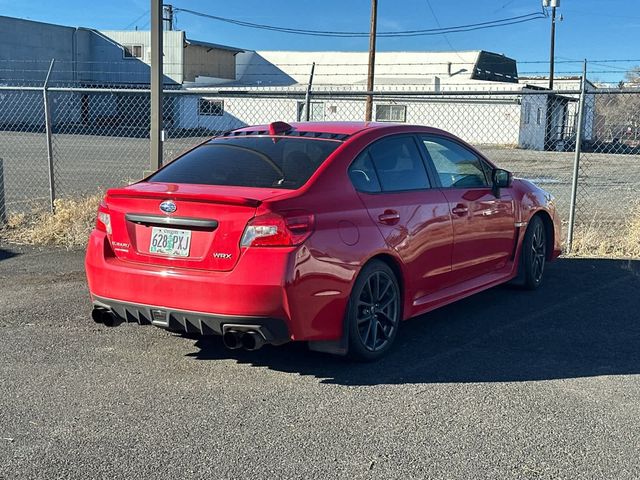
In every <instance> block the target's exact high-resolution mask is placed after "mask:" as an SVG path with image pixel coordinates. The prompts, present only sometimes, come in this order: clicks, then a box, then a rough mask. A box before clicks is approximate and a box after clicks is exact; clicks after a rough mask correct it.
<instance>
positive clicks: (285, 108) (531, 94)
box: [177, 50, 593, 149]
mask: <svg viewBox="0 0 640 480" xmlns="http://www.w3.org/2000/svg"><path fill="white" fill-rule="evenodd" d="M367 62H368V53H367V52H285V51H275V52H271V51H260V52H252V51H251V52H244V53H240V54H238V55H237V57H236V80H235V81H233V82H228V83H225V84H223V85H220V83H217V84H216V87H218V88H220V89H224V91H225V95H224V96H221V95H218V96H216V95H215V94H207V93H204V92H206V91H207V90H208V89H210V87H211V86H212V85H211V83H209V82H207V79H206V78H198V79H196V80H195V81H194V82H185V83H184V85H183V88H184V89H186V90H188V91H189V92H192V93H194V94H197V93H198V92H203V93H202V96H197V95H196V96H184V98H183V99H182V103H181V107H180V111H179V113H178V114H177V119H178V121H177V125H180V126H181V127H183V128H189V129H205V130H206V129H210V130H212V131H216V130H226V129H230V128H237V127H240V126H243V125H247V124H256V123H265V122H270V121H272V120H273V119H274V118H277V119H279V120H284V121H297V120H302V119H303V118H304V99H303V98H301V94H302V93H303V92H305V91H306V89H307V86H308V84H309V82H310V81H311V82H312V89H313V91H316V92H318V91H323V92H327V91H331V92H333V93H332V96H330V97H327V96H323V97H320V96H316V97H314V98H313V101H312V104H311V112H310V119H312V120H326V121H348V120H361V119H363V118H364V108H365V105H364V102H363V101H362V99H358V100H355V99H353V98H351V97H346V96H342V97H341V96H340V92H341V91H351V92H353V91H356V92H357V91H362V92H364V91H366V83H367ZM314 63H315V68H314V73H313V78H312V79H311V66H312V64H314ZM529 80H530V81H529ZM543 81H544V79H541V78H537V79H520V78H519V77H518V73H517V66H516V61H515V60H513V59H510V58H508V57H505V56H503V55H499V54H495V53H491V52H486V51H481V50H479V51H466V52H378V53H377V54H376V68H375V88H374V89H375V90H376V91H380V92H389V93H391V92H393V94H392V95H390V96H389V97H384V99H382V98H378V99H376V101H375V103H374V119H375V120H377V121H393V122H407V123H417V124H425V125H430V126H434V127H438V128H442V129H445V130H448V131H451V132H452V133H454V134H456V135H458V136H460V137H462V138H464V139H465V140H467V141H469V142H472V143H476V144H494V145H508V146H520V147H522V148H530V149H544V147H545V143H546V144H547V146H548V145H549V144H554V145H555V144H557V145H558V147H559V148H561V147H562V142H563V140H564V139H565V138H568V137H570V136H571V135H572V133H573V124H572V123H570V122H573V121H574V117H573V114H572V113H573V112H575V104H577V98H578V97H577V95H569V94H568V95H553V96H550V95H547V94H545V93H544V91H543V90H542V89H541V87H540V86H539V85H540V84H541V83H542V82H543ZM556 88H557V89H558V90H567V91H571V90H578V89H579V88H580V86H579V79H578V80H577V81H576V80H575V79H557V80H556ZM263 90H268V91H271V92H274V91H275V92H283V93H284V92H289V93H290V94H291V93H293V94H296V93H297V94H298V98H278V99H272V98H269V99H265V98H250V99H249V98H247V97H246V96H242V97H233V92H243V95H246V93H245V92H249V93H251V92H257V91H263ZM412 92H427V93H428V94H430V96H427V95H425V96H420V97H417V96H414V95H412ZM447 92H455V95H453V94H450V95H447ZM466 92H468V93H469V95H466V96H465V95H464V93H466ZM471 93H478V94H479V95H471ZM291 96H292V97H293V96H294V95H291ZM548 105H552V107H551V109H552V111H553V114H552V115H550V116H549V117H547V110H548ZM591 117H593V115H591Z"/></svg>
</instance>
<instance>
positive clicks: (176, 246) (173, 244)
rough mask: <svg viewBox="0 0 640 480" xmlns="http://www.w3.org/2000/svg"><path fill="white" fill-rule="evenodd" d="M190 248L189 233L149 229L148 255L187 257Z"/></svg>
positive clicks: (165, 229) (167, 229)
mask: <svg viewBox="0 0 640 480" xmlns="http://www.w3.org/2000/svg"><path fill="white" fill-rule="evenodd" d="M190 246H191V231H190V230H176V229H175V228H160V227H152V228H151V243H150V245H149V253H154V254H157V255H172V256H175V257H188V256H189V247H190Z"/></svg>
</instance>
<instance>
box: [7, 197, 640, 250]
mask: <svg viewBox="0 0 640 480" xmlns="http://www.w3.org/2000/svg"><path fill="white" fill-rule="evenodd" d="M102 197H103V195H102V194H101V193H100V194H96V195H92V196H90V197H84V198H78V199H73V198H66V199H59V200H56V204H55V205H56V208H55V214H53V215H52V214H51V212H49V211H48V210H44V209H42V208H40V209H34V210H33V211H32V212H30V213H28V214H24V213H20V214H14V215H11V216H9V218H8V223H7V225H6V226H5V227H4V229H2V230H0V238H1V239H3V240H5V241H8V242H11V243H15V244H20V245H40V246H42V245H56V246H61V247H64V248H67V249H72V248H78V247H84V246H85V245H86V244H87V239H88V237H89V233H90V232H91V229H92V228H93V226H94V225H95V217H96V211H97V209H98V204H99V203H100V200H101V199H102ZM570 256H572V257H608V258H640V202H639V203H638V204H637V205H636V206H635V208H634V209H632V212H631V215H630V216H629V219H628V222H627V224H626V225H624V226H620V225H612V224H611V223H605V222H600V221H598V219H597V218H596V217H594V219H593V220H592V221H591V222H589V223H588V224H585V225H581V226H578V227H577V228H576V230H575V233H574V240H573V249H572V251H571V253H570Z"/></svg>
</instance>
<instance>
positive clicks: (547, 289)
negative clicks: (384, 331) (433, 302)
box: [190, 259, 640, 385]
mask: <svg viewBox="0 0 640 480" xmlns="http://www.w3.org/2000/svg"><path fill="white" fill-rule="evenodd" d="M546 275H547V276H546V278H545V284H544V285H543V287H542V288H540V289H539V290H537V291H535V292H527V291H522V290H518V289H516V288H515V287H510V286H502V287H497V288H493V289H490V290H488V291H485V292H482V293H480V294H477V295H474V296H472V297H469V298H467V299H464V300H461V301H459V302H456V303H454V304H452V305H449V306H447V307H443V308H441V309H439V310H436V311H434V312H431V313H429V314H426V315H423V316H422V317H418V318H415V319H412V320H410V321H408V322H405V323H404V324H403V326H402V328H401V329H400V331H399V332H398V338H397V341H396V345H395V346H394V349H393V350H392V351H391V352H389V354H388V355H387V356H386V357H385V358H383V359H382V360H380V361H378V362H376V363H369V364H363V363H352V362H349V361H347V360H345V359H342V358H338V357H332V356H329V355H324V354H320V353H314V352H310V351H308V350H307V349H306V346H305V345H304V344H302V343H292V344H288V345H285V346H282V347H277V348H276V347H269V346H267V347H264V348H263V349H261V350H259V351H257V352H246V351H242V350H226V349H225V348H224V347H223V346H222V342H221V341H220V339H219V337H201V338H200V339H198V340H197V341H196V346H197V347H198V351H197V352H196V353H193V354H190V356H193V357H194V358H196V359H199V360H217V359H229V358H232V359H235V360H236V361H238V362H239V363H244V364H250V365H253V366H257V367H267V368H270V369H273V370H276V371H281V372H287V373H295V374H299V375H311V376H314V377H316V378H318V379H319V380H320V381H321V382H322V383H331V384H341V385H379V384H407V383H446V382H513V381H531V380H550V379H561V378H577V377H590V376H596V375H625V374H638V373H640V348H639V347H638V346H639V345H640V321H639V317H638V312H639V311H640V261H630V260H624V261H623V260H593V259H560V260H558V261H557V262H555V263H553V264H550V265H549V266H548V270H547V272H546Z"/></svg>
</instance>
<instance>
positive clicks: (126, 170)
mask: <svg viewBox="0 0 640 480" xmlns="http://www.w3.org/2000/svg"><path fill="white" fill-rule="evenodd" d="M305 94H306V92H305V90H304V89H302V88H301V89H298V90H296V89H281V90H278V89H271V90H268V91H267V90H265V89H263V90H260V89H254V90H250V91H233V90H226V91H220V90H204V89H202V90H190V91H186V90H178V91H175V90H169V91H166V92H165V95H164V105H163V121H164V131H165V139H164V145H163V150H164V159H165V162H166V161H169V160H171V159H172V158H174V157H175V156H177V155H178V154H179V153H180V152H182V151H183V150H185V149H187V148H189V147H190V146H192V145H194V144H195V143H198V142H201V141H203V140H204V139H206V138H208V137H211V136H213V135H217V134H220V133H222V132H225V131H228V130H231V129H235V128H239V127H243V126H246V125H253V124H264V123H269V122H273V121H285V122H295V121H303V120H305V119H306V118H307V110H308V117H309V119H310V120H312V121H360V120H362V119H363V118H364V114H365V100H366V95H365V93H364V91H354V90H344V89H340V90H338V89H336V90H326V91H314V92H313V93H312V94H311V95H310V96H309V97H306V96H305ZM46 96H47V98H48V104H49V114H50V117H51V121H50V129H49V130H50V138H51V146H52V148H51V152H50V154H49V153H48V151H47V129H46V120H45V119H46V117H47V115H46V113H47V112H46V111H45V107H44V97H45V91H44V90H43V89H38V88H36V87H6V86H5V87H0V172H1V174H0V180H2V182H0V219H6V218H7V217H8V216H10V215H11V214H14V213H19V212H25V211H30V210H32V209H34V208H38V207H39V208H48V207H49V204H50V202H51V193H52V192H51V191H50V184H49V168H48V166H49V159H50V161H51V165H52V171H51V175H52V180H53V187H54V188H53V192H54V194H55V196H56V197H78V196H85V195H90V194H95V193H96V192H98V191H101V190H104V189H106V188H108V187H112V186H117V185H122V184H126V183H128V182H131V181H134V180H137V179H140V178H142V176H143V174H144V172H145V171H146V170H148V168H149V166H148V165H149V147H150V142H149V129H150V124H149V118H150V95H149V91H148V90H143V89H135V90H124V89H123V90H117V89H114V90H108V89H96V88H92V89H89V88H75V87H71V88H64V87H56V88H49V89H47V90H46ZM580 98H581V91H580V90H573V91H569V90H567V91H557V92H549V91H548V90H543V89H534V88H523V89H522V90H518V91H511V92H469V91H466V92H465V91H453V92H439V93H436V92H418V91H395V92H394V91H389V92H379V93H377V94H376V95H375V97H374V110H373V111H374V119H375V120H377V121H383V122H399V123H409V124H421V125H429V126H432V127H436V128H441V129H444V130H447V131H450V132H452V133H454V134H455V135H458V136H459V137H461V138H462V139H463V140H466V141H467V142H469V143H471V144H472V145H474V146H476V147H477V148H478V149H479V150H480V151H481V152H482V153H483V154H485V155H486V156H487V157H488V158H489V159H491V160H492V161H493V162H495V163H496V164H497V165H499V166H501V167H503V168H506V169H508V170H511V171H512V172H513V173H514V174H515V175H516V176H518V177H522V178H526V179H529V180H531V181H533V182H534V183H536V184H538V185H540V186H541V187H543V188H544V189H546V190H547V191H549V192H550V193H552V194H553V195H554V196H555V197H556V201H557V205H558V208H559V210H560V214H561V216H562V218H563V219H564V221H565V224H566V222H567V221H568V219H569V218H570V211H571V206H572V182H573V177H574V175H573V171H574V166H577V167H578V169H577V172H578V176H577V178H576V179H577V191H576V197H575V217H574V218H575V223H574V227H575V235H576V236H575V243H576V245H577V246H578V247H580V248H577V249H576V250H577V251H578V252H580V251H583V252H588V251H593V250H594V249H597V248H600V247H597V246H598V245H604V244H605V243H606V242H608V243H606V245H608V246H607V247H603V248H605V250H613V249H615V248H614V247H615V244H616V242H617V243H621V242H623V240H624V241H627V240H628V239H626V237H625V239H623V236H625V235H628V231H629V229H631V228H633V225H632V224H631V223H630V222H632V221H633V219H634V218H635V219H636V221H638V220H637V218H638V215H639V213H638V204H637V202H638V200H637V197H638V195H637V192H638V190H639V189H640V91H638V90H629V89H616V90H610V89H608V90H602V91H600V90H598V89H595V88H593V89H591V90H589V91H587V90H585V91H584V92H582V98H583V104H582V105H583V106H582V109H581V102H580ZM580 111H581V113H582V130H581V138H580V142H578V138H577V137H578V135H577V132H578V123H579V118H580V115H579V113H580ZM576 156H578V159H579V162H578V163H576ZM634 215H635V217H634ZM605 237H606V242H604V240H603V238H605ZM594 245H596V247H597V248H596V247H594ZM604 253H615V252H613V251H607V252H604Z"/></svg>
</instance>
